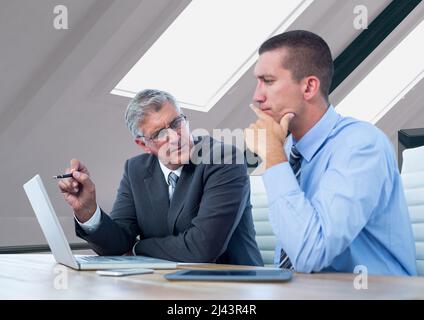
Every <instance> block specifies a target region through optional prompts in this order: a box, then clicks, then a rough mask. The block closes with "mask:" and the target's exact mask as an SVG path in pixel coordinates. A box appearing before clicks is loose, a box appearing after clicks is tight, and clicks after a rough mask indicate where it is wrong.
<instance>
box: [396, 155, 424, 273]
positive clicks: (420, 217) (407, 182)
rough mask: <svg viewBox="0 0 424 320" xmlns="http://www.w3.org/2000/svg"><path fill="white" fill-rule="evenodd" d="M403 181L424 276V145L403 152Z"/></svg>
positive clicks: (418, 259)
mask: <svg viewBox="0 0 424 320" xmlns="http://www.w3.org/2000/svg"><path fill="white" fill-rule="evenodd" d="M402 155H403V163H402V172H401V177H402V182H403V187H404V189H405V196H406V202H407V204H408V210H409V215H410V218H411V223H412V231H413V232H414V239H415V246H416V250H417V271H418V275H420V276H424V147H419V148H413V149H406V150H405V151H403V153H402Z"/></svg>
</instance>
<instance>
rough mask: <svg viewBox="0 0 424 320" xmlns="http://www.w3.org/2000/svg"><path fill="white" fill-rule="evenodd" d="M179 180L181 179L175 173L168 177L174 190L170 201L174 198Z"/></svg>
mask: <svg viewBox="0 0 424 320" xmlns="http://www.w3.org/2000/svg"><path fill="white" fill-rule="evenodd" d="M178 179H179V178H178V176H177V175H176V174H175V173H173V172H170V173H169V175H168V184H169V185H170V186H171V189H172V191H171V195H170V197H169V200H171V199H172V196H173V194H174V191H175V187H176V186H177V182H178Z"/></svg>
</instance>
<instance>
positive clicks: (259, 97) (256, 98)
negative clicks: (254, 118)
mask: <svg viewBox="0 0 424 320" xmlns="http://www.w3.org/2000/svg"><path fill="white" fill-rule="evenodd" d="M253 102H255V103H257V104H261V103H263V102H265V94H264V93H263V90H262V88H261V87H260V84H258V85H257V86H256V88H255V92H254V93H253Z"/></svg>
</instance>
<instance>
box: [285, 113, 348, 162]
mask: <svg viewBox="0 0 424 320" xmlns="http://www.w3.org/2000/svg"><path fill="white" fill-rule="evenodd" d="M339 119H340V115H339V114H338V113H337V112H336V110H334V107H333V106H332V105H330V106H329V107H328V109H327V111H326V112H325V113H324V115H323V116H322V118H321V119H320V120H319V121H318V122H317V123H316V124H315V125H314V126H313V127H312V128H311V129H310V130H309V131H308V132H307V133H306V134H305V135H304V136H303V137H302V139H300V140H299V141H298V142H297V143H296V148H297V150H298V151H299V152H300V154H301V155H302V157H303V158H304V159H305V160H306V161H308V162H309V161H311V159H312V157H313V156H314V155H315V153H316V152H317V151H318V149H319V148H320V147H321V145H322V144H323V143H324V142H325V140H326V139H327V138H328V136H329V135H330V133H331V131H332V130H333V128H334V127H335V125H336V123H337V122H338V121H339ZM292 138H293V143H295V140H294V137H292Z"/></svg>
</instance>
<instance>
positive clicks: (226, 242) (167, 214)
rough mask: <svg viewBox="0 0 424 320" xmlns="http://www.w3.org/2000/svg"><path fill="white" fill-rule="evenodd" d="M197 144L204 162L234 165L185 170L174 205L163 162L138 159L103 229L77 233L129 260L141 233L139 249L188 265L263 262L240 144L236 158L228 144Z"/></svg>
mask: <svg viewBox="0 0 424 320" xmlns="http://www.w3.org/2000/svg"><path fill="white" fill-rule="evenodd" d="M205 143H209V144H210V145H211V147H210V148H203V149H205V150H211V151H206V152H205V151H204V150H203V149H202V148H200V149H199V146H200V147H202V146H204V145H205ZM196 147H197V149H198V150H201V152H200V153H199V155H201V156H202V159H208V157H209V159H210V160H211V159H212V157H215V159H216V157H218V158H219V159H221V160H224V158H225V157H226V159H225V161H226V162H225V163H228V162H232V163H233V164H205V163H200V164H194V163H198V161H193V162H194V163H193V162H190V164H187V165H184V167H183V170H182V172H181V176H180V179H179V180H178V183H177V186H176V188H175V191H174V194H173V197H172V199H171V201H169V200H168V185H167V184H166V181H165V178H164V176H163V173H162V170H161V168H160V166H159V163H158V159H157V158H156V157H155V156H153V155H150V154H142V155H139V156H136V157H134V158H131V159H129V160H127V162H126V164H125V171H124V175H123V177H122V180H121V183H120V186H119V189H118V194H117V198H116V200H115V203H114V205H113V209H112V212H111V213H110V216H109V215H107V214H105V213H104V212H103V211H102V217H101V223H100V226H99V228H98V229H97V230H95V231H94V232H93V233H90V234H87V233H85V232H84V231H83V230H82V228H81V227H80V226H79V225H78V224H77V223H76V232H77V235H78V236H79V237H81V238H83V239H85V240H87V241H88V242H89V244H90V245H91V247H92V248H93V249H94V250H95V251H96V252H97V253H98V254H100V255H122V254H124V253H126V252H128V251H130V250H131V249H132V247H133V245H134V244H135V242H136V237H137V236H138V235H140V237H141V241H140V242H139V243H138V244H137V246H136V249H135V251H136V253H137V254H139V255H146V256H151V257H155V258H162V259H166V260H172V261H181V262H216V263H228V264H241V265H263V262H262V258H261V255H260V253H259V249H258V246H257V244H256V241H255V231H254V227H253V220H252V213H251V204H250V200H249V198H250V183H249V178H248V175H247V168H246V165H245V164H235V159H236V152H235V151H236V149H235V148H234V147H230V150H232V154H231V155H230V157H229V158H228V155H229V154H228V149H226V150H227V152H223V149H222V148H223V145H222V144H221V143H219V142H216V141H215V140H213V139H211V138H210V137H205V138H203V139H201V141H200V142H199V143H197V144H196ZM226 147H228V146H226ZM218 149H220V150H221V153H217V152H216V151H217V150H218ZM202 151H203V154H202ZM214 153H215V155H214ZM224 154H225V156H224ZM242 159H243V158H242ZM228 160H230V161H228ZM203 162H205V161H203Z"/></svg>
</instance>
